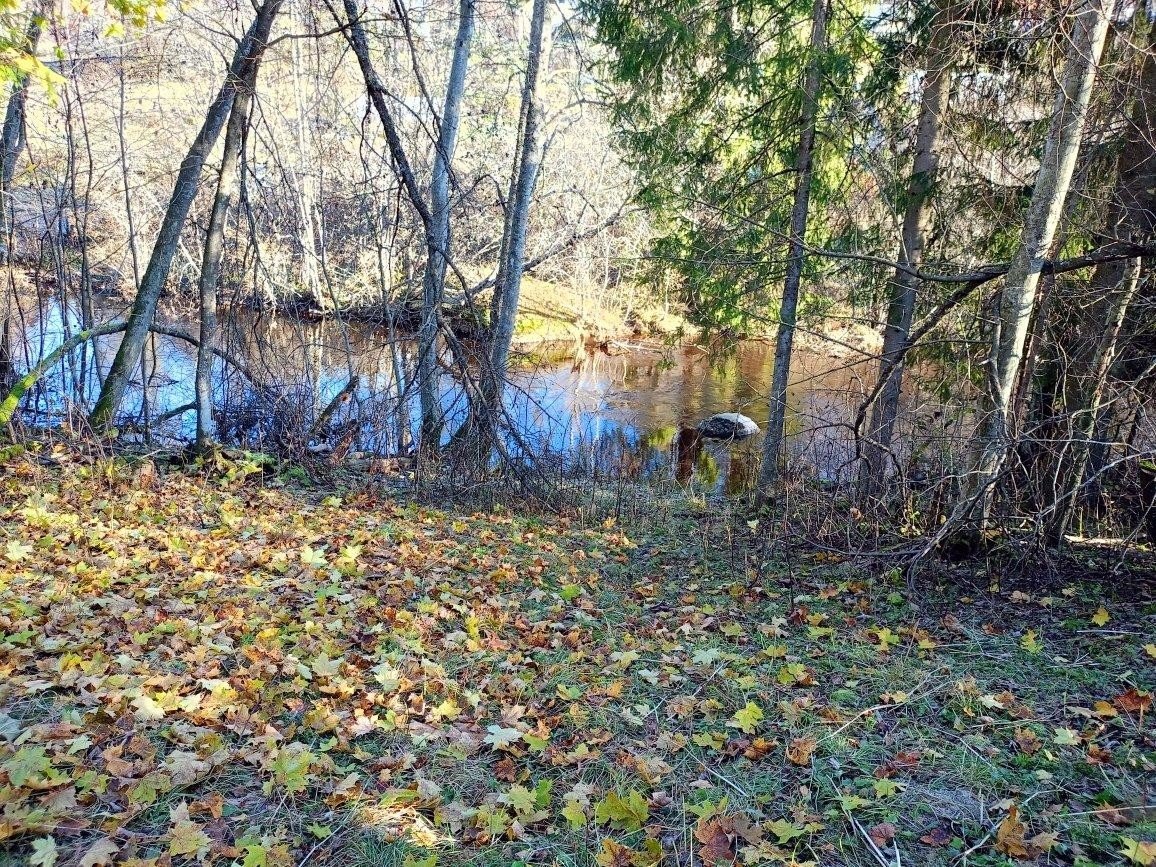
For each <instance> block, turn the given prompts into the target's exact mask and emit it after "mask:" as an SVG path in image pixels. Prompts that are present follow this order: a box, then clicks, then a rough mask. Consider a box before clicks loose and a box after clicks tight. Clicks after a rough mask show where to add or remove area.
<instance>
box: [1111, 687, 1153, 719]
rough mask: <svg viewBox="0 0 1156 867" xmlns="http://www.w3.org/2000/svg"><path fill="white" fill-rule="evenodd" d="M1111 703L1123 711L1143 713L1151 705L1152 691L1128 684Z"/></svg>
mask: <svg viewBox="0 0 1156 867" xmlns="http://www.w3.org/2000/svg"><path fill="white" fill-rule="evenodd" d="M1112 704H1114V705H1116V707H1118V708H1120V710H1122V711H1124V712H1125V713H1138V714H1143V713H1145V712H1146V711H1147V710H1148V708H1150V707H1151V706H1152V693H1150V692H1147V691H1143V690H1138V689H1136V687H1134V686H1130V687H1128V689H1127V691H1125V692H1122V693H1120V694H1119V695H1118V696H1116V697H1115V698H1114V699H1112Z"/></svg>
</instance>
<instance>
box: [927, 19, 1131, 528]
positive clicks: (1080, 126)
mask: <svg viewBox="0 0 1156 867" xmlns="http://www.w3.org/2000/svg"><path fill="white" fill-rule="evenodd" d="M1111 2H1112V0H1084V2H1083V3H1081V6H1080V9H1079V11H1078V12H1077V13H1076V22H1075V25H1074V28H1073V34H1072V37H1071V43H1070V44H1071V46H1072V52H1073V53H1072V54H1071V56H1069V57H1068V59H1067V62H1066V63H1065V65H1064V72H1063V78H1062V81H1061V83H1060V90H1059V93H1058V94H1057V96H1056V103H1055V108H1054V109H1053V112H1052V119H1051V125H1050V127H1049V130H1048V137H1047V141H1046V144H1045V146H1044V155H1043V159H1042V160H1041V162H1040V169H1039V174H1038V175H1037V177H1036V183H1035V188H1034V190H1033V192H1032V200H1031V204H1030V205H1029V207H1028V213H1027V217H1026V219H1025V222H1024V229H1023V236H1022V242H1021V245H1020V249H1019V252H1018V254H1017V255H1016V258H1015V259H1014V260H1013V261H1012V264H1011V267H1010V268H1009V270H1008V273H1007V280H1006V283H1005V285H1004V289H1003V293H1002V297H1001V299H1000V307H999V318H998V320H997V322H996V327H995V332H994V334H993V338H992V345H991V352H990V355H989V358H988V361H987V364H986V368H987V370H986V374H987V376H986V379H987V381H986V388H985V395H984V417H983V419H982V420H981V422H980V427H979V433H978V436H977V438H976V442H975V456H974V459H973V462H972V468H971V471H970V473H969V474H968V476H967V478H966V480H965V483H964V487H963V494H962V497H961V499H960V502H959V504H958V507H957V509H956V510H955V512H954V513H953V516H952V520H951V521H950V522H949V523H950V524H956V523H957V522H958V521H960V520H963V519H968V518H972V517H974V516H976V515H977V514H978V515H979V517H980V519H981V521H983V522H985V523H986V520H987V516H988V513H989V511H990V507H991V500H992V492H993V487H994V482H995V480H996V478H997V476H998V474H999V472H1000V470H1001V468H1002V466H1003V464H1004V461H1005V459H1006V457H1007V450H1008V446H1009V444H1010V442H1011V438H1012V436H1011V430H1010V428H1011V425H1012V421H1013V416H1012V405H1013V401H1012V396H1013V391H1014V387H1015V384H1016V380H1017V376H1018V374H1019V369H1020V363H1021V360H1022V356H1023V350H1024V342H1025V340H1026V337H1027V331H1028V324H1029V322H1030V320H1031V316H1032V310H1033V308H1034V306H1035V300H1036V289H1037V287H1038V286H1039V281H1040V275H1041V274H1042V273H1043V266H1044V262H1045V261H1046V259H1047V256H1048V252H1049V250H1050V249H1051V246H1052V241H1053V239H1054V238H1055V234H1056V228H1057V226H1058V225H1059V221H1060V216H1061V215H1062V213H1063V209H1064V200H1065V198H1066V196H1067V193H1068V187H1069V185H1070V184H1071V180H1072V174H1073V172H1074V170H1075V166H1076V158H1077V156H1078V155H1079V151H1080V140H1081V137H1082V135H1083V131H1084V124H1085V121H1086V120H1087V115H1088V105H1089V102H1090V100H1091V95H1092V88H1093V85H1094V84H1095V81H1096V74H1097V71H1098V67H1099V63H1100V55H1101V53H1102V52H1103V49H1104V42H1105V39H1106V37H1107V34H1108V25H1109V21H1110V16H1109V12H1110V4H1111Z"/></svg>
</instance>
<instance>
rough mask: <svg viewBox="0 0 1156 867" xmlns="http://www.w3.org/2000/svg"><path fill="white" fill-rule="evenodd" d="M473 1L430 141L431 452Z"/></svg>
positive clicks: (425, 357)
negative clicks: (452, 183) (435, 133)
mask: <svg viewBox="0 0 1156 867" xmlns="http://www.w3.org/2000/svg"><path fill="white" fill-rule="evenodd" d="M475 17H476V9H475V5H474V0H461V2H460V3H459V7H458V32H457V38H456V39H455V41H454V57H453V62H452V64H451V66H450V77H449V82H448V83H447V84H446V97H445V105H444V107H443V109H442V117H441V124H440V125H439V128H438V140H437V142H435V152H434V163H433V178H432V180H431V183H430V230H429V235H430V241H429V243H428V244H427V253H428V258H427V261H426V269H425V275H424V276H423V279H422V315H421V326H420V329H419V331H418V362H417V365H418V371H417V377H418V396H419V401H420V403H421V442H422V444H423V447H424V448H429V449H433V450H436V449H437V447H438V445H439V444H440V442H441V435H442V407H441V399H440V395H439V393H438V374H437V352H438V348H437V347H438V313H439V311H440V310H441V306H442V297H443V295H444V294H445V283H446V267H447V264H448V261H449V249H450V171H451V167H452V164H453V157H454V149H455V147H456V146H457V138H458V128H459V127H460V125H461V107H462V96H463V95H464V93H465V86H466V72H467V70H468V68H469V61H470V46H471V44H472V42H473V37H474V20H475Z"/></svg>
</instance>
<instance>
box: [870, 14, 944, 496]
mask: <svg viewBox="0 0 1156 867" xmlns="http://www.w3.org/2000/svg"><path fill="white" fill-rule="evenodd" d="M940 11H941V14H940V15H937V16H936V21H935V22H934V23H933V24H932V29H931V44H930V46H929V48H928V52H927V72H926V75H925V78H924V80H923V96H922V100H921V104H920V109H919V121H918V123H917V124H916V128H915V154H914V157H913V159H912V163H911V177H910V179H909V180H908V185H907V204H906V210H905V211H904V214H903V235H902V242H901V244H900V248H899V256H898V258H897V262H898V266H897V267H896V269H895V274H894V276H893V277H892V278H891V285H890V292H889V295H890V297H889V301H888V305H887V327H886V329H885V330H884V332H883V355H882V357H881V358H880V360H879V377H880V379H882V380H883V383H882V387H881V389H880V391H879V397H878V399H877V401H876V403H875V406H874V407H872V410H871V423H870V427H869V433H868V437H867V443H866V446H865V450H864V464H863V466H862V469H861V474H860V482H861V487H862V490H863V494H864V495H865V496H875V495H877V494H878V492H879V490H880V487H881V486H882V483H883V481H884V479H885V478H886V475H887V462H888V459H889V457H890V455H891V439H892V435H893V434H894V431H895V420H896V418H897V416H898V414H899V395H900V393H901V392H902V388H903V355H904V354H905V351H906V349H907V342H908V339H909V336H910V333H911V323H912V320H913V318H914V316H915V301H916V292H917V290H918V288H919V277H918V275H917V273H916V272H917V271H918V269H919V268H920V266H921V265H922V264H923V248H924V243H925V240H924V239H925V236H926V234H927V229H928V224H929V223H930V219H931V209H930V207H929V205H930V203H931V193H932V190H933V188H934V186H935V179H936V173H937V171H938V168H939V152H938V148H939V138H940V129H941V126H942V118H943V116H944V115H945V114H946V113H947V109H948V103H949V102H950V99H951V72H952V70H951V50H952V43H951V40H952V34H953V32H954V31H953V29H952V26H951V25H952V21H953V15H954V11H955V10H954V9H953V8H952V7H951V6H947V7H946V8H944V9H942V10H940Z"/></svg>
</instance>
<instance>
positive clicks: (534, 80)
mask: <svg viewBox="0 0 1156 867" xmlns="http://www.w3.org/2000/svg"><path fill="white" fill-rule="evenodd" d="M545 23H546V2H545V0H534V4H533V8H532V11H531V16H530V43H529V48H528V52H527V55H526V76H525V79H524V80H523V82H522V102H521V111H520V115H519V119H518V134H519V136H518V143H517V147H516V148H515V151H514V166H513V170H512V173H511V175H510V193H509V197H508V200H507V202H506V219H505V222H504V224H503V229H502V245H501V248H500V250H499V252H498V274H497V279H496V281H495V284H494V297H493V302H492V305H491V327H490V344H489V357H488V362H489V364H488V369H487V370H486V371H485V372H484V378H483V388H482V400H483V403H484V406H482V407H480V408H479V409H480V411H481V412H482V413H485V414H486V416H487V419H486V422H487V424H486V427H487V428H488V430H489V432H490V434H491V435H492V434H493V428H494V425H495V423H496V420H497V418H498V417H499V416H500V414H501V412H502V397H503V392H504V389H505V382H506V373H507V367H508V365H509V359H510V345H511V344H512V343H513V340H514V326H515V325H516V323H517V319H518V300H519V296H520V295H521V291H522V272H523V271H524V270H525V260H526V233H527V230H528V228H529V221H530V205H531V202H532V200H533V197H534V185H535V184H536V183H537V180H538V168H539V165H540V163H541V153H540V146H539V143H538V132H539V127H540V125H541V115H542V106H541V104H540V102H539V100H538V71H539V69H540V67H541V58H542V33H543V30H544V29H545Z"/></svg>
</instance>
